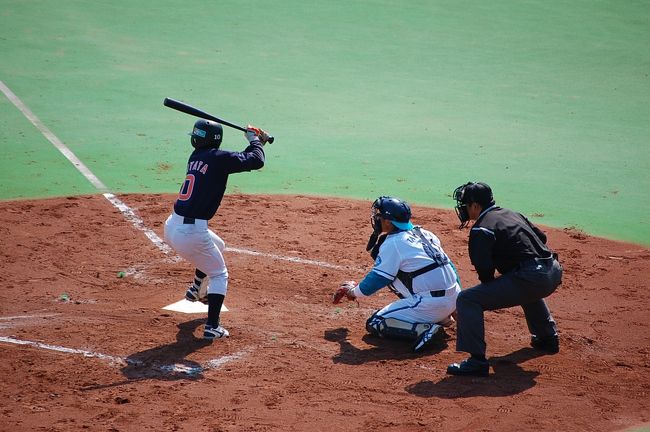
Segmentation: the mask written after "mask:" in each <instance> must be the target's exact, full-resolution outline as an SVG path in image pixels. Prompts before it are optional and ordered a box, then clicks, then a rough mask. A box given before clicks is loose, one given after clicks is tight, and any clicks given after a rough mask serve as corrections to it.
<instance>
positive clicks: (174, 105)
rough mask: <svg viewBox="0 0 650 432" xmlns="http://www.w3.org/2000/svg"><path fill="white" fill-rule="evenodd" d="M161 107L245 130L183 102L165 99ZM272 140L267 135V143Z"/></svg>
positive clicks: (272, 139)
mask: <svg viewBox="0 0 650 432" xmlns="http://www.w3.org/2000/svg"><path fill="white" fill-rule="evenodd" d="M163 105H165V106H166V107H169V108H171V109H175V110H176V111H180V112H184V113H185V114H189V115H192V116H194V117H200V118H203V119H206V120H212V121H215V122H217V123H221V124H222V125H224V126H229V127H231V128H233V129H237V130H240V131H242V132H246V128H244V127H241V126H238V125H236V124H234V123H230V122H228V121H226V120H222V119H220V118H219V117H215V116H213V115H212V114H208V113H207V112H205V111H201V110H200V109H198V108H195V107H193V106H192V105H188V104H186V103H184V102H181V101H177V100H175V99H171V98H165V100H164V101H163ZM274 140H275V138H273V137H272V136H270V135H269V139H268V142H269V143H270V144H272V143H273V141H274Z"/></svg>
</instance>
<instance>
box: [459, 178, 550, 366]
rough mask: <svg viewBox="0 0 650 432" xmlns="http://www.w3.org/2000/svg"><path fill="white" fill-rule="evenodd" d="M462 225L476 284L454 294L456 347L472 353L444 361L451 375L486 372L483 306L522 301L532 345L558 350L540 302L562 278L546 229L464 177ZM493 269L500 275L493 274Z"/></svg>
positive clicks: (547, 349)
mask: <svg viewBox="0 0 650 432" xmlns="http://www.w3.org/2000/svg"><path fill="white" fill-rule="evenodd" d="M454 199H455V200H456V214H457V215H458V218H459V219H460V222H461V228H463V227H465V226H467V224H468V223H469V221H470V220H474V221H476V222H474V225H473V226H472V229H471V230H470V234H469V256H470V260H471V262H472V264H473V265H474V268H475V269H476V272H477V273H478V278H479V280H480V281H481V283H480V284H478V285H476V286H474V287H472V288H469V289H467V290H465V291H462V292H461V293H460V294H459V295H458V298H457V300H456V311H457V312H456V313H457V318H458V319H457V321H458V323H457V339H456V350H457V351H464V352H467V353H469V354H470V355H471V357H469V358H468V359H467V360H464V361H462V362H461V363H460V364H459V363H453V364H451V365H449V366H448V367H447V373H448V374H451V375H474V376H487V375H488V374H489V368H490V365H489V363H488V361H487V359H486V357H485V351H486V346H485V327H484V320H483V311H486V310H496V309H502V308H508V307H512V306H517V305H519V306H521V307H522V309H523V310H524V315H525V316H526V323H527V324H528V330H529V331H530V333H531V334H532V338H531V346H532V347H533V348H536V349H539V350H542V351H545V352H548V353H553V354H554V353H557V352H559V349H560V345H559V339H558V335H557V326H556V324H555V321H554V320H553V317H552V316H551V313H550V311H549V309H548V307H547V306H546V303H545V302H544V297H547V296H549V295H550V294H551V293H553V292H554V291H555V289H556V288H557V287H558V285H560V283H561V281H562V267H561V266H560V263H559V262H558V260H557V254H555V253H553V252H552V251H551V250H550V249H549V248H548V247H547V246H546V235H545V234H544V233H543V232H542V231H541V230H540V229H539V228H537V227H536V226H534V225H533V224H532V223H530V221H529V220H528V219H527V218H526V217H524V216H523V215H521V214H520V213H517V212H514V211H512V210H508V209H504V208H501V207H498V206H496V205H495V202H494V198H493V197H492V189H490V186H488V185H487V184H485V183H473V182H470V183H466V184H464V185H462V186H459V187H458V188H456V190H455V191H454ZM495 270H497V271H498V272H499V273H500V276H498V277H495Z"/></svg>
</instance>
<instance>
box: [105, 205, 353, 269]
mask: <svg viewBox="0 0 650 432" xmlns="http://www.w3.org/2000/svg"><path fill="white" fill-rule="evenodd" d="M103 195H104V197H105V198H106V199H107V200H108V201H110V203H111V204H113V206H114V207H115V208H117V209H118V210H119V211H120V212H121V213H122V215H123V216H124V218H125V219H126V220H127V221H129V222H131V224H132V225H133V226H134V227H135V228H137V229H139V230H140V231H142V232H143V233H144V234H145V236H147V238H148V239H149V240H150V241H151V242H152V243H153V244H154V245H155V246H156V247H157V248H158V249H160V250H161V251H162V252H163V253H164V254H166V255H170V254H173V250H172V248H171V247H169V245H168V244H167V243H165V241H164V240H163V239H161V238H160V237H159V236H158V234H156V233H155V232H154V231H153V230H151V229H150V228H148V227H147V226H146V224H145V223H144V220H142V219H141V218H140V217H138V215H136V214H135V211H134V210H133V209H132V208H131V207H129V206H128V205H126V204H125V203H124V202H123V201H122V200H120V199H119V198H118V197H116V196H115V195H114V194H112V193H105V194H103ZM226 252H234V253H238V254H244V255H252V256H260V257H265V258H271V259H275V260H280V261H288V262H292V263H297V264H306V265H313V266H317V267H323V268H330V269H334V270H348V271H349V270H356V271H361V270H360V269H356V268H351V267H349V266H342V265H338V264H331V263H328V262H325V261H317V260H310V259H305V258H300V257H292V256H285V255H277V254H270V253H265V252H258V251H254V250H249V249H241V248H233V247H226ZM174 260H175V261H180V260H182V258H181V257H179V256H178V255H176V256H175V257H174Z"/></svg>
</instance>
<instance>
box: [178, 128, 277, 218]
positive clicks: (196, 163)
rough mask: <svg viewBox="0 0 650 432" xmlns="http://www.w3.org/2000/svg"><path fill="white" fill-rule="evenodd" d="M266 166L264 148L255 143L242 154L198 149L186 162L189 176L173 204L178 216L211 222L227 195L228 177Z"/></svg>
mask: <svg viewBox="0 0 650 432" xmlns="http://www.w3.org/2000/svg"><path fill="white" fill-rule="evenodd" d="M263 166H264V148H263V147H262V144H261V143H260V142H259V141H253V142H252V143H251V144H250V145H249V146H248V147H246V149H245V150H244V151H242V152H231V151H225V150H219V149H215V148H212V147H210V148H202V149H196V150H194V152H193V153H192V154H191V155H190V158H189V160H188V161H187V175H186V176H185V181H184V182H183V184H182V185H181V190H180V192H179V193H178V199H177V200H176V203H175V204H174V211H175V212H176V214H178V215H181V216H185V217H191V218H196V219H206V220H207V219H211V218H212V217H213V216H214V214H215V213H216V212H217V209H218V208H219V205H220V204H221V200H222V199H223V194H224V193H225V191H226V183H227V182H228V175H230V174H233V173H238V172H243V171H252V170H256V169H260V168H262V167H263Z"/></svg>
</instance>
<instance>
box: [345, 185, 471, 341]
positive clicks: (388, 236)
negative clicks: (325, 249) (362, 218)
mask: <svg viewBox="0 0 650 432" xmlns="http://www.w3.org/2000/svg"><path fill="white" fill-rule="evenodd" d="M410 219H411V209H410V207H409V205H408V204H407V203H406V202H404V201H402V200H400V199H398V198H393V197H387V196H381V197H379V198H377V199H376V200H375V202H374V203H373V204H372V207H371V217H370V220H371V224H372V227H373V233H372V234H371V235H370V239H369V240H368V245H367V248H366V249H367V250H368V251H369V252H370V255H371V256H372V258H373V259H374V260H375V264H374V266H373V268H372V270H371V271H370V272H369V273H368V274H367V275H366V276H365V278H364V279H363V280H362V281H361V282H360V283H359V284H358V285H357V284H356V283H355V282H354V281H348V282H344V283H343V284H342V285H341V286H340V287H339V288H338V290H337V291H336V292H335V293H334V297H333V302H334V303H335V304H336V303H339V302H340V301H341V300H342V299H343V298H344V297H345V298H347V299H349V300H355V299H357V298H359V297H367V296H370V295H372V294H374V293H375V292H377V291H378V290H379V289H381V288H383V287H386V286H387V287H388V288H389V289H390V290H391V291H392V292H393V293H395V294H396V295H397V296H398V297H399V300H397V301H394V302H393V303H390V304H389V305H387V306H386V307H384V308H383V309H381V310H379V311H377V312H375V313H374V314H372V316H370V318H368V320H367V321H366V330H368V332H369V333H370V334H373V335H377V336H380V337H386V338H397V339H406V340H410V341H415V343H414V345H413V350H414V351H415V352H418V351H421V350H422V349H424V348H425V347H428V346H430V345H432V343H433V342H434V341H435V340H437V337H436V335H441V334H442V332H441V331H440V330H441V326H442V325H447V324H449V323H451V322H452V321H453V320H452V318H451V314H452V313H453V312H454V311H455V308H456V297H457V296H458V293H460V291H461V287H460V282H459V279H458V275H457V273H456V269H455V267H454V265H453V264H452V262H451V260H450V259H449V257H448V256H447V254H445V252H444V251H443V250H442V246H441V244H440V240H439V239H438V237H436V236H435V235H434V234H433V233H431V232H429V231H427V230H425V229H423V228H421V227H419V226H414V225H413V224H412V223H411V221H410Z"/></svg>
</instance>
